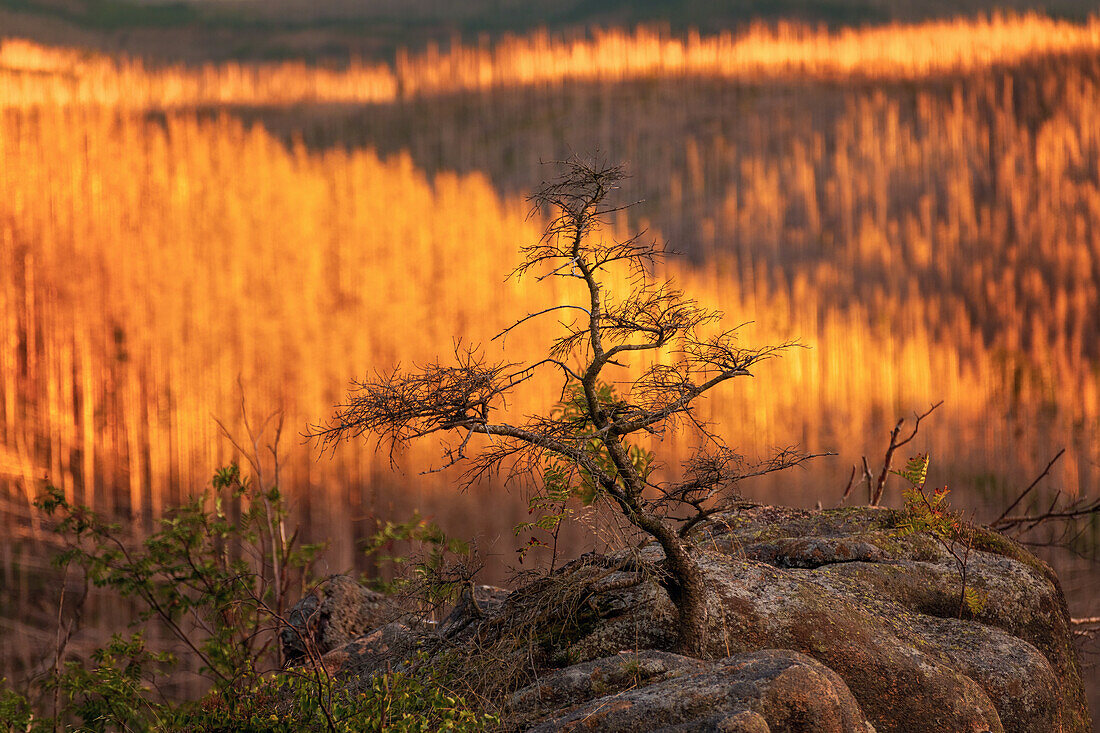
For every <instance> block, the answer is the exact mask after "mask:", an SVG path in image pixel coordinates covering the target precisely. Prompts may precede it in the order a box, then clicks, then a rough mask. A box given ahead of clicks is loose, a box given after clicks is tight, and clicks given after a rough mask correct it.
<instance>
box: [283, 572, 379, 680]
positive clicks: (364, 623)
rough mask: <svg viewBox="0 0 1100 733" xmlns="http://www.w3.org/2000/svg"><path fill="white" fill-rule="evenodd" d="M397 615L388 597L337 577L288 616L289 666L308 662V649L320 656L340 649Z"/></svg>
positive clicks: (286, 647)
mask: <svg viewBox="0 0 1100 733" xmlns="http://www.w3.org/2000/svg"><path fill="white" fill-rule="evenodd" d="M392 613H393V605H392V604H391V603H390V602H389V601H388V600H387V598H386V596H384V595H383V594H381V593H377V592H375V591H372V590H370V589H368V588H364V587H363V586H361V585H360V584H359V583H357V582H355V581H354V580H352V579H351V578H349V577H348V576H346V575H334V576H332V577H331V578H329V579H328V580H326V581H325V582H323V583H321V584H320V585H318V586H317V588H315V589H314V591H313V592H312V593H310V594H309V595H307V596H305V597H304V598H302V599H301V600H300V601H298V602H297V603H296V604H294V606H293V607H292V608H291V609H290V613H289V614H287V620H288V621H289V624H290V625H289V627H288V628H284V629H283V630H282V632H281V633H280V640H281V642H282V647H283V659H284V660H286V663H287V664H289V665H294V664H298V663H300V662H302V661H303V660H304V659H306V658H307V656H308V655H307V645H312V646H313V649H314V650H315V653H316V654H318V655H323V654H326V653H327V652H330V651H332V650H333V649H337V648H339V647H341V646H343V645H344V644H347V643H348V642H350V641H353V640H354V639H357V638H358V637H360V636H361V635H363V634H365V633H367V632H369V631H371V630H372V629H374V628H376V627H378V626H381V625H382V624H384V623H385V622H386V621H387V620H388V619H387V616H388V615H391V614H392Z"/></svg>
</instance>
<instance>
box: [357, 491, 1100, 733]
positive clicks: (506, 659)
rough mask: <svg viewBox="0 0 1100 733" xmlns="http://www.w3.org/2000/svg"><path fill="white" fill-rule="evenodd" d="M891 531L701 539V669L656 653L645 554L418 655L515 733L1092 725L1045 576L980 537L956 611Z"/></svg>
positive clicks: (666, 631) (939, 554) (1063, 616)
mask: <svg viewBox="0 0 1100 733" xmlns="http://www.w3.org/2000/svg"><path fill="white" fill-rule="evenodd" d="M900 518H901V517H900V513H898V512H896V511H893V510H889V509H879V508H867V507H864V508H850V509H841V510H833V511H819V512H811V511H802V510H796V509H784V508H778V507H765V506H755V505H745V506H743V507H742V508H741V509H740V510H739V511H736V512H731V513H729V514H724V515H721V516H717V517H714V518H712V519H711V520H709V521H708V522H706V523H705V524H703V525H701V526H700V527H698V528H697V529H696V530H695V531H694V532H693V535H692V537H693V541H694V545H695V550H694V551H695V555H696V557H697V559H698V561H699V562H700V564H701V566H702V568H703V570H704V572H705V574H706V577H707V584H708V587H709V588H710V589H711V597H710V600H709V619H710V626H709V629H708V638H707V644H706V647H707V654H706V655H705V656H706V657H707V660H705V661H704V660H692V659H687V658H684V657H679V656H677V655H672V654H668V653H667V652H666V651H663V650H667V649H669V648H671V646H672V644H673V643H674V641H675V639H676V624H677V613H676V608H675V606H674V605H673V603H672V601H671V600H670V598H669V596H668V594H667V592H666V591H665V589H664V588H663V587H662V585H661V584H660V583H658V582H657V577H656V574H659V572H660V568H661V563H662V559H663V558H662V555H661V552H660V550H659V548H657V547H656V546H647V547H645V548H643V549H641V550H640V551H634V552H622V553H619V554H616V555H611V556H596V555H589V556H585V557H582V558H580V559H578V560H577V561H575V562H573V563H571V564H569V565H567V566H566V567H564V568H562V569H561V570H559V571H557V572H556V573H554V574H552V575H551V576H549V577H547V578H544V579H542V580H540V581H538V582H536V583H533V584H531V585H529V586H526V587H524V588H520V589H517V590H516V591H514V592H512V593H511V594H509V595H508V596H507V597H506V598H503V599H500V598H499V597H497V598H495V599H494V601H493V603H492V604H485V605H484V607H482V605H481V604H476V611H473V612H471V611H470V610H469V609H467V610H466V611H464V612H462V613H461V614H459V616H458V618H452V619H449V620H448V622H447V623H444V624H442V625H441V626H440V628H438V629H436V631H435V632H434V641H433V636H432V635H428V636H426V637H421V638H420V640H419V641H418V643H419V644H421V645H422V648H424V649H428V650H429V651H432V650H433V649H446V650H447V655H448V658H450V659H455V658H456V655H457V658H461V659H462V660H463V661H461V662H460V664H459V668H460V669H463V670H467V671H470V672H471V673H472V672H474V671H476V672H477V673H478V674H479V675H480V679H482V680H488V681H489V683H491V684H493V685H495V686H496V688H495V692H496V693H497V694H498V695H502V696H503V697H501V698H500V699H502V700H504V701H505V704H504V711H505V716H506V718H507V719H508V720H510V721H511V723H512V725H513V727H515V728H516V729H526V728H534V729H538V730H552V729H554V730H556V729H572V728H584V729H598V730H609V731H635V730H639V731H640V730H651V729H656V728H662V727H663V728H667V729H669V730H682V731H686V730H737V731H766V730H784V731H818V730H821V731H833V730H835V731H858V732H859V733H864V732H865V731H868V730H877V731H879V733H886V732H896V733H918V732H920V731H944V732H951V731H958V732H960V733H962V732H966V733H976V732H979V731H992V732H994V733H996V732H1000V731H1012V732H1018V733H1031V732H1032V731H1044V732H1045V731H1051V732H1055V731H1057V732H1060V733H1087V731H1089V730H1091V724H1090V721H1089V715H1088V710H1087V708H1086V706H1085V702H1084V694H1083V690H1082V684H1081V678H1080V668H1079V665H1078V661H1077V658H1076V654H1075V651H1074V648H1073V645H1072V640H1071V635H1070V630H1069V619H1068V614H1067V611H1066V606H1065V601H1064V598H1063V597H1062V593H1061V590H1060V588H1059V585H1058V581H1057V578H1056V577H1055V576H1054V574H1053V573H1052V572H1051V570H1050V569H1049V568H1048V567H1047V566H1046V565H1045V564H1043V563H1042V562H1040V561H1039V560H1038V559H1036V558H1035V557H1034V556H1032V555H1031V554H1029V553H1028V552H1026V551H1025V550H1023V549H1022V548H1021V547H1019V546H1018V545H1016V544H1014V543H1012V542H1011V541H1009V540H1006V539H1004V538H1003V537H1001V536H1000V535H997V534H996V533H993V532H991V531H987V530H982V529H978V530H977V533H976V540H975V546H974V551H973V552H972V553H971V556H970V559H969V571H968V577H969V578H970V583H971V584H972V585H973V587H975V588H976V589H978V590H979V591H981V592H982V593H984V594H986V595H987V596H988V602H987V603H986V605H985V607H984V608H983V609H982V610H981V611H980V612H978V613H977V614H974V613H971V612H970V611H969V610H965V609H964V612H963V613H961V614H960V609H959V575H958V571H957V568H956V566H955V564H954V560H953V559H952V558H951V557H950V555H948V553H947V552H946V551H945V550H944V549H943V548H942V547H941V546H940V545H939V544H937V543H936V542H935V541H933V540H932V539H931V538H930V537H928V536H925V535H921V534H913V535H908V536H902V534H901V533H900V532H899V531H898V522H899V520H900ZM494 606H495V608H494ZM386 633H390V634H391V636H392V635H393V634H397V635H398V636H400V635H401V634H402V633H404V632H400V631H399V630H394V629H390V630H389V632H381V633H380V635H379V637H378V639H376V640H375V641H376V642H378V643H381V644H383V646H385V649H382V650H379V649H378V648H377V647H375V648H374V651H372V653H371V654H369V655H363V656H362V657H361V658H360V661H361V664H359V665H358V666H357V667H356V674H360V675H361V674H369V672H370V671H371V670H372V669H378V668H381V667H380V665H382V664H383V661H382V660H385V659H388V658H387V657H386V654H387V653H388V650H390V649H392V648H394V645H393V643H392V642H393V638H391V639H390V641H386V640H385V639H384V638H383V637H384V636H385V634H386ZM406 638H407V637H406ZM433 644H434V645H435V646H433ZM624 650H630V651H631V655H632V656H625V657H624V656H623V655H622V654H620V652H622V651H624ZM463 655H465V656H463ZM388 661H392V658H390V659H388ZM388 661H387V663H388Z"/></svg>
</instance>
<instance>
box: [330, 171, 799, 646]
mask: <svg viewBox="0 0 1100 733" xmlns="http://www.w3.org/2000/svg"><path fill="white" fill-rule="evenodd" d="M558 165H559V166H560V168H561V170H562V173H561V175H560V176H559V177H558V178H556V179H554V180H552V181H549V182H546V183H544V184H543V185H542V186H541V187H540V188H539V190H538V191H537V192H536V193H535V194H534V195H533V196H532V197H531V201H532V203H533V213H537V214H539V215H542V216H546V217H547V218H548V224H547V225H546V229H545V231H544V233H543V236H542V238H541V239H540V240H539V242H538V243H537V244H534V245H532V246H529V247H525V248H523V249H521V253H522V255H523V260H522V263H521V264H520V265H519V267H518V268H517V269H516V270H515V272H514V275H515V276H517V277H525V276H526V277H534V278H536V280H538V281H541V280H545V279H546V278H550V277H560V278H570V279H574V280H577V281H580V282H581V283H583V288H582V292H584V294H585V296H586V297H584V298H583V299H581V300H579V301H578V302H576V303H564V304H560V305H556V306H553V307H551V308H547V309H546V310H543V311H540V312H538V313H532V314H529V315H526V316H524V317H523V318H520V319H519V320H518V321H516V322H515V323H514V324H513V325H512V326H510V327H509V328H507V329H505V331H503V332H502V333H501V334H498V337H501V336H504V335H505V334H507V333H508V332H509V331H511V330H512V329H514V328H516V327H518V326H520V325H521V324H523V323H525V322H526V321H529V320H531V319H534V318H537V317H540V316H545V315H548V314H555V315H558V316H559V317H560V316H562V315H563V314H566V315H568V316H572V317H571V318H561V319H560V322H561V324H562V328H563V333H562V334H561V336H560V337H558V338H557V339H556V340H555V341H554V342H553V343H552V344H551V346H550V349H549V354H548V356H547V357H546V358H544V359H542V360H540V361H537V362H535V363H531V364H527V365H516V364H508V363H490V362H488V361H487V360H486V359H485V358H484V356H483V355H482V354H481V353H480V352H479V351H478V350H476V349H462V348H456V350H455V351H456V361H455V362H454V363H453V364H448V365H444V364H442V363H439V362H437V363H433V364H429V365H426V366H421V367H417V368H414V369H413V370H401V369H395V370H393V371H390V372H387V373H379V374H377V375H376V376H375V377H374V378H372V379H368V380H364V381H361V382H356V383H354V388H353V390H352V392H351V393H350V394H349V396H348V400H347V402H346V403H345V404H342V405H339V406H338V407H337V410H336V413H335V415H334V416H333V418H332V419H331V420H330V422H329V423H327V424H324V425H319V426H315V427H314V428H313V429H312V430H311V432H310V434H311V436H312V437H313V438H314V439H315V440H317V441H318V442H319V444H320V445H321V446H322V448H329V447H331V446H333V445H334V444H335V443H336V442H339V441H341V440H344V439H348V438H353V437H356V436H361V435H374V436H376V437H377V438H378V439H379V440H380V441H381V442H382V443H384V444H385V443H388V445H389V447H390V455H391V460H392V456H393V455H394V453H393V451H394V449H396V448H398V447H400V446H402V445H404V444H406V443H408V442H409V441H411V440H413V439H416V438H422V437H425V436H428V435H432V434H435V433H449V434H453V435H455V436H457V437H455V438H454V441H455V442H452V443H451V444H450V445H447V446H445V448H444V451H445V457H446V462H445V466H452V465H455V464H459V463H462V464H464V465H465V468H466V471H465V474H464V477H465V480H466V481H467V482H471V483H472V482H473V481H476V480H478V479H480V478H482V477H484V476H486V475H487V474H492V473H494V472H497V471H502V470H503V471H505V472H506V473H507V474H508V475H514V474H515V472H516V471H519V470H522V468H520V467H521V466H527V467H532V468H534V467H537V466H539V465H540V464H542V462H543V461H545V460H548V459H549V460H556V461H557V462H558V463H559V464H561V463H564V464H566V465H568V466H571V467H572V468H571V470H572V471H573V472H574V478H575V479H576V480H578V481H584V482H585V483H587V484H588V485H590V486H592V487H594V490H595V492H596V498H597V499H598V500H604V501H606V502H610V503H611V504H612V505H613V506H614V507H616V508H617V509H618V510H619V512H621V514H622V516H623V517H624V518H625V519H626V520H627V521H628V522H629V523H630V524H632V525H634V526H635V527H637V528H638V529H640V530H642V531H643V532H645V533H647V534H648V535H650V536H651V537H652V538H653V539H655V540H656V541H657V542H658V543H659V544H660V546H661V547H662V548H663V550H664V554H665V560H664V562H663V567H662V568H661V571H662V573H661V574H660V577H661V578H663V580H662V582H663V584H664V585H665V587H666V588H667V590H668V591H669V594H670V596H671V598H672V599H673V601H674V602H675V604H676V606H677V608H678V610H679V614H680V625H679V629H680V631H679V644H678V649H679V650H680V651H682V652H685V653H688V654H695V655H701V654H702V653H703V652H704V649H705V642H706V636H707V628H708V625H709V621H708V611H707V607H708V604H707V598H708V590H707V585H706V581H705V579H704V577H703V573H702V571H701V569H700V566H699V564H698V562H697V561H696V559H695V558H694V557H693V556H692V553H691V552H690V550H689V545H690V542H689V539H688V538H687V536H686V535H687V531H688V530H689V529H691V528H692V527H694V526H696V525H697V524H698V523H699V522H700V521H702V520H703V519H705V518H706V517H707V516H710V515H711V514H712V513H714V512H715V511H716V510H717V508H718V507H720V506H721V504H720V503H716V502H719V501H720V499H721V497H722V496H723V495H725V493H726V492H727V491H728V489H729V488H730V487H731V486H732V485H734V484H735V483H736V482H737V481H738V480H739V479H741V478H745V477H748V476H752V475H757V474H760V473H767V472H769V471H775V470H779V469H781V468H786V467H789V466H793V465H797V464H799V463H801V462H802V461H804V460H806V459H807V458H808V457H809V456H806V455H804V454H801V453H798V452H795V451H793V450H786V451H781V452H780V453H779V454H777V455H776V456H775V457H774V458H772V459H770V460H768V461H766V462H764V463H762V464H755V465H753V464H747V463H746V462H745V461H744V460H742V459H741V457H740V456H738V455H736V454H735V453H733V452H732V451H731V450H729V449H728V448H726V447H724V446H723V445H722V444H721V442H720V441H719V440H718V438H717V436H716V435H715V434H714V433H713V432H712V430H711V429H710V427H709V426H708V425H707V424H706V423H704V422H703V421H702V420H700V419H699V418H698V417H697V416H696V414H695V412H694V410H693V407H694V403H695V400H696V399H697V398H698V397H700V396H701V395H703V394H704V393H705V392H707V391H708V390H711V389H713V388H715V387H717V386H718V385H720V384H722V383H723V382H726V381H728V380H731V379H733V378H734V377H741V376H751V372H750V370H751V369H752V367H754V366H755V365H757V364H759V363H760V362H761V361H763V360H765V359H768V358H769V357H772V356H774V355H776V354H777V353H779V352H781V351H782V350H784V349H786V348H788V347H790V346H791V345H792V344H791V343H783V344H779V345H776V346H766V347H763V348H755V349H750V348H744V347H742V346H740V345H739V344H738V341H737V334H736V331H737V329H728V330H724V329H723V328H721V326H720V324H719V320H720V318H721V315H722V314H721V313H720V312H717V311H714V310H710V309H708V308H705V307H703V306H702V305H700V304H699V303H697V302H696V301H694V300H692V299H690V298H687V297H685V295H684V294H683V293H682V292H680V291H679V290H677V289H676V288H675V287H673V285H672V284H671V283H669V282H657V281H655V280H654V277H653V265H654V264H656V263H657V262H659V261H660V260H661V259H662V258H663V257H664V256H665V255H666V251H665V250H664V248H663V247H662V246H660V245H658V244H656V243H652V242H647V241H645V240H643V239H642V236H641V235H635V236H632V237H630V238H628V239H626V240H625V241H619V240H616V239H614V238H613V237H611V236H609V234H608V232H607V231H606V228H605V227H606V224H607V220H608V217H609V215H611V214H612V213H613V212H616V211H618V210H620V209H621V208H623V207H622V206H618V205H614V204H611V203H609V201H608V198H609V196H610V195H611V194H612V193H613V192H614V191H615V190H616V189H617V188H618V187H619V184H620V183H621V181H622V180H623V179H624V178H625V175H624V172H623V170H622V168H620V167H617V166H604V165H600V164H596V163H592V162H588V161H583V160H579V159H575V158H574V159H571V160H568V161H564V162H561V163H559V164H558ZM615 268H626V271H627V272H629V274H630V278H631V279H630V282H631V283H632V286H631V288H630V292H629V293H626V294H625V297H616V296H615V295H614V294H612V293H611V292H610V291H609V287H608V282H609V275H610V273H611V272H612V271H613V270H614V269H615ZM645 352H648V353H649V354H650V355H652V356H655V355H656V354H657V353H658V352H660V353H662V354H664V355H665V356H666V358H665V359H663V360H656V359H654V360H652V361H653V363H652V365H651V366H649V367H648V368H646V369H645V370H644V371H643V373H642V374H641V376H640V377H638V378H637V379H635V380H633V381H632V382H631V383H630V384H629V385H628V387H627V388H626V389H625V390H624V392H623V394H624V397H622V398H615V399H614V400H610V399H608V398H607V395H608V391H607V390H606V388H604V385H606V384H607V383H608V382H609V381H611V380H610V379H608V378H607V376H606V374H605V372H607V371H609V370H612V369H616V368H620V367H623V366H625V364H624V363H623V362H624V360H625V359H628V358H631V357H639V356H640V355H642V354H643V353H645ZM661 361H663V362H665V363H661ZM540 369H553V370H556V371H557V372H559V373H560V375H561V376H562V378H563V382H564V385H563V390H562V394H563V396H564V395H566V394H569V395H573V398H572V399H573V402H574V403H575V405H576V409H574V410H566V411H561V410H559V411H555V412H553V413H551V414H550V415H548V416H534V417H527V418H524V421H523V422H522V423H520V424H512V423H510V422H506V421H504V420H502V419H500V418H498V417H497V415H499V414H500V411H501V409H502V408H503V406H504V401H505V398H506V396H507V395H508V394H509V393H510V392H511V391H512V390H514V389H515V388H516V387H517V386H519V385H520V384H522V383H524V382H525V381H527V380H528V379H530V378H531V377H532V375H533V374H535V373H536V371H537V370H540ZM683 424H686V425H688V426H690V427H691V428H693V429H694V430H696V431H698V433H699V436H700V438H701V445H702V448H701V449H700V450H699V452H698V453H697V454H696V456H695V457H694V458H693V459H692V460H691V461H689V462H688V464H687V465H686V467H685V468H686V470H685V472H684V473H685V478H684V480H683V481H682V482H680V483H676V484H668V483H654V482H653V481H651V480H650V472H649V470H648V469H647V468H646V467H644V466H640V465H639V464H638V462H637V460H635V456H636V450H634V451H632V448H634V446H632V445H631V443H630V438H631V437H632V436H636V434H638V433H650V434H660V433H662V432H663V431H665V430H666V429H668V428H670V427H676V426H678V425H683ZM478 434H483V435H485V436H489V438H490V439H486V440H480V441H478V442H477V445H478V448H477V450H476V452H475V451H474V449H473V448H472V447H471V439H472V438H473V436H476V435H478ZM468 450H469V451H470V452H471V453H470V455H468V454H467V451H468ZM685 508H686V509H687V510H688V513H687V515H686V516H677V515H676V513H677V512H681V513H682V512H683V511H684V509H685Z"/></svg>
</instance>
